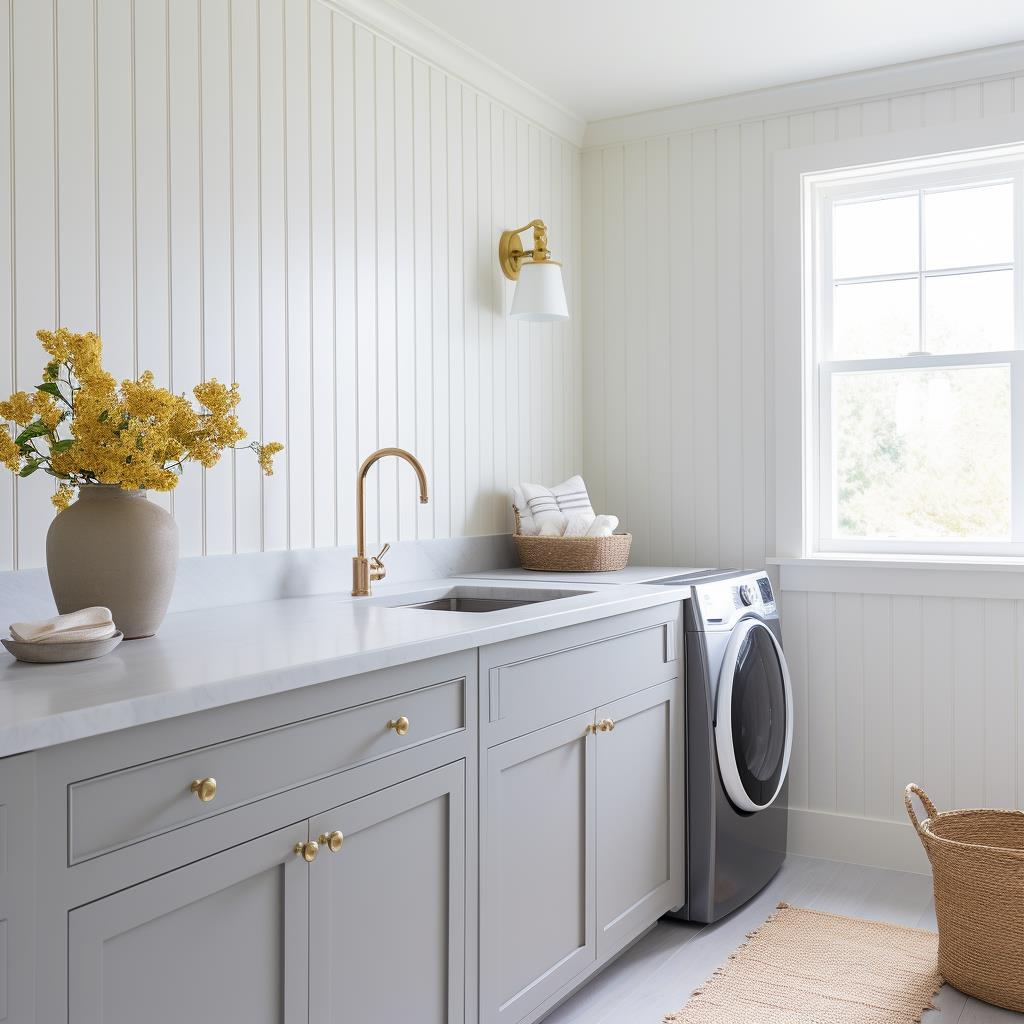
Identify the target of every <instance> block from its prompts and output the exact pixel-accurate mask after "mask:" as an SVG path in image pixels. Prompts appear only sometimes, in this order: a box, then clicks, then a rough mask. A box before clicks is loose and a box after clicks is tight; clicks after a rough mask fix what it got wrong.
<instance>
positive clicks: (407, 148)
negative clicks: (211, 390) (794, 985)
mask: <svg viewBox="0 0 1024 1024" xmlns="http://www.w3.org/2000/svg"><path fill="white" fill-rule="evenodd" d="M0 53H2V54H3V55H4V57H5V60H6V61H7V63H8V67H9V73H5V74H3V75H0V140H3V143H2V149H0V197H3V198H2V201H0V392H3V393H4V394H6V393H8V392H9V391H11V390H12V389H13V388H14V387H19V388H30V387H31V386H32V385H33V384H34V383H35V382H36V381H37V379H38V377H37V374H38V372H39V370H40V368H41V366H42V361H43V360H42V353H41V350H40V349H39V346H38V343H37V341H36V340H35V337H34V332H35V330H36V329H37V328H38V327H52V326H54V325H55V324H65V325H67V326H70V327H72V328H74V329H78V330H89V329H96V330H98V331H99V332H100V333H101V334H102V336H103V340H104V344H105V350H106V361H107V365H108V367H109V368H110V369H111V370H112V371H113V372H114V373H115V374H117V375H120V376H125V375H132V374H135V373H137V372H139V371H141V370H143V369H147V368H149V369H152V370H153V371H154V372H155V373H156V375H157V378H158V380H159V381H160V382H161V383H166V384H168V385H169V386H171V387H172V388H173V389H174V390H175V391H182V390H186V389H189V388H191V386H192V385H193V384H194V383H195V382H197V381H198V380H200V379H202V378H204V377H212V376H216V377H218V378H220V379H222V380H232V379H233V380H237V381H238V382H239V383H240V384H241V387H242V394H243V402H242V406H241V409H240V412H241V416H242V420H243V423H244V424H245V425H246V426H247V427H248V429H249V431H250V435H251V436H253V437H260V436H262V437H264V438H265V439H268V440H270V439H278V440H281V441H283V442H284V443H285V444H286V445H287V450H286V452H285V454H284V455H283V456H281V457H280V459H279V462H278V468H277V472H276V473H275V475H274V476H273V477H272V478H270V479H268V480H264V479H263V478H262V477H261V476H260V474H259V472H258V470H257V468H256V465H255V460H253V459H251V458H249V457H248V456H247V455H245V454H238V455H237V456H232V457H228V458H227V459H225V461H224V462H223V463H222V464H221V465H220V466H218V467H216V468H215V469H214V470H213V471H211V472H208V473H203V472H202V471H201V470H197V469H196V468H195V467H190V468H189V469H188V471H187V472H186V474H185V476H184V478H183V480H182V482H181V484H180V485H179V487H178V489H177V490H176V491H175V492H174V493H173V496H165V497H163V498H160V499H158V500H162V501H164V503H165V504H166V507H168V508H171V509H172V511H173V513H174V516H175V518H176V520H177V521H178V523H179V524H180V527H181V537H182V553H183V554H184V555H201V554H220V553H232V552H251V551H260V550H275V549H285V548H292V549H297V548H311V547H321V546H333V545H337V544H347V543H352V542H353V540H354V522H355V512H354V478H355V472H356V467H357V465H358V462H359V460H360V459H361V458H362V457H363V456H365V455H366V454H367V453H369V452H370V451H372V450H373V449H374V448H377V447H379V446H382V445H392V444H399V445H401V446H403V447H407V448H409V449H411V450H412V451H413V452H415V453H417V454H418V455H419V456H420V457H421V458H422V459H423V461H424V463H425V465H426V468H427V472H428V476H429V478H430V483H431V490H432V501H431V503H430V504H429V505H426V506H420V505H418V503H417V501H416V497H415V490H414V486H413V484H414V478H413V475H412V473H411V472H410V471H409V470H408V467H405V466H402V467H399V466H398V464H397V463H396V462H394V461H390V462H389V463H384V464H382V465H381V466H380V468H379V471H378V470H374V473H375V474H377V473H378V472H379V477H377V479H378V480H379V483H378V484H375V485H374V486H371V488H370V489H369V504H370V507H369V510H368V533H369V534H370V537H371V540H374V541H375V540H377V539H387V540H408V539H415V538H441V537H449V536H463V535H474V534H490V533H498V532H507V530H508V529H509V527H510V523H509V516H508V513H507V499H506V492H507V487H508V485H509V483H510V482H516V481H519V480H521V479H537V480H548V481H555V480H559V479H562V478H563V477H565V476H566V475H568V474H569V473H571V472H573V471H576V470H577V469H578V468H579V467H580V460H581V447H582V438H581V429H580V428H581V414H580V404H581V398H580V387H581V379H580V372H579V368H580V334H579V323H580V317H579V315H578V309H579V307H578V303H577V301H576V297H577V295H578V294H579V288H578V282H579V274H580V270H579V267H580V259H579V253H580V245H579V230H580V217H579V188H578V185H579V180H580V171H579V160H580V153H579V149H578V147H577V146H576V145H575V144H574V143H573V142H571V141H566V140H564V139H562V138H560V137H559V136H557V135H555V134H552V132H550V131H548V130H545V129H544V128H542V127H540V126H539V125H538V124H537V123H535V122H533V121H531V120H529V119H527V118H525V117H523V116H520V115H519V114H517V113H516V112H515V111H514V110H513V109H511V108H510V107H507V106H505V105H503V104H502V103H501V102H499V101H498V100H496V99H494V98H492V96H491V94H489V93H485V92H483V91H481V90H479V89H477V88H474V87H473V85H471V84H469V83H468V82H467V81H466V80H465V79H463V78H460V77H457V76H455V75H454V74H451V73H448V72H447V71H446V70H445V68H444V67H441V66H438V65H437V63H435V62H431V61H428V60H427V59H424V58H421V57H418V56H417V55H416V54H415V53H413V52H411V51H410V50H409V49H406V48H405V47H403V46H402V45H397V44H396V43H393V42H391V41H389V39H388V38H386V37H385V36H384V35H381V34H377V33H376V32H374V31H372V30H371V29H369V28H367V27H365V26H364V25H363V24H360V23H357V22H356V21H354V20H353V19H351V18H350V17H348V16H347V15H345V14H344V13H342V12H341V11H339V10H337V9H334V8H332V7H329V6H327V5H326V4H325V3H324V2H322V0H45V2H39V0H0ZM538 216H539V217H543V218H544V219H545V220H547V221H548V223H549V225H550V228H551V241H552V247H553V249H555V250H557V255H558V256H560V257H562V258H563V259H564V261H565V266H566V271H567V273H566V288H567V291H568V293H569V298H570V303H571V306H572V308H573V309H574V310H575V311H576V313H577V315H575V316H574V317H573V318H572V320H571V321H570V322H569V323H568V324H565V325H562V324H559V325H536V326H530V327H526V326H517V325H514V324H513V322H512V321H510V320H509V319H508V318H507V316H506V311H507V306H508V301H509V298H510V286H509V285H507V284H506V283H505V282H504V279H503V278H502V277H501V275H500V272H499V270H498V266H497V259H496V256H495V250H496V246H497V239H498V234H499V233H500V231H501V229H502V228H504V227H511V226H514V225H517V224H522V223H525V222H526V221H528V220H530V219H532V218H533V217H538ZM48 498H49V492H48V489H47V482H46V481H45V480H43V479H40V478H39V477H38V476H37V477H33V478H32V479H30V480H24V481H15V480H14V479H13V478H12V477H11V476H10V475H9V474H7V473H6V472H4V473H2V474H0V570H3V569H13V568H27V567H31V566H36V565H40V564H41V563H42V561H43V543H44V538H45V534H46V529H47V526H48V524H49V521H50V519H51V518H52V509H51V508H50V506H49V501H48Z"/></svg>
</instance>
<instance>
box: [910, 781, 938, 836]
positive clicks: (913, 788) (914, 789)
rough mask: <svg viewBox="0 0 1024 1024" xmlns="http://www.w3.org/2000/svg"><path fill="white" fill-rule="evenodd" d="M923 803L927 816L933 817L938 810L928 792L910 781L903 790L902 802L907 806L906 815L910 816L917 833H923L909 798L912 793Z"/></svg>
mask: <svg viewBox="0 0 1024 1024" xmlns="http://www.w3.org/2000/svg"><path fill="white" fill-rule="evenodd" d="M915 794H916V795H917V798H918V799H919V800H920V801H921V803H922V804H923V805H924V809H925V810H926V811H927V812H928V817H929V818H934V817H935V816H936V815H937V814H938V813H939V812H938V810H937V809H936V807H935V804H933V803H932V802H931V800H930V799H929V797H928V794H927V793H926V792H925V791H924V790H923V789H922V788H921V787H920V786H919V785H917V783H916V782H912V783H910V785H909V786H907V788H906V789H905V790H904V791H903V803H904V804H906V807H907V815H908V816H909V818H910V821H911V824H912V825H913V826H914V828H915V829H916V830H917V834H918V835H924V829H923V828H922V827H921V823H920V822H919V821H918V820H917V815H916V814H915V813H914V803H913V800H912V799H911V798H912V797H913V796H914V795H915Z"/></svg>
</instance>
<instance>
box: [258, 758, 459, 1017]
mask: <svg viewBox="0 0 1024 1024" xmlns="http://www.w3.org/2000/svg"><path fill="white" fill-rule="evenodd" d="M465 773H466V765H465V762H464V761H460V762H458V763H457V764H451V765H447V766H446V767H444V768H439V769H437V770H436V771H432V772H427V773H426V774H424V775H420V776H418V777H417V778H414V779H411V780H409V781H408V782H402V783H400V784H398V785H396V786H391V787H389V788H388V789H383V790H381V791H380V792H377V793H372V794H370V795H369V796H366V797H363V798H362V799H359V800H354V801H351V802H350V803H347V804H343V805H342V806H340V807H336V808H334V809H333V810H331V811H327V812H325V813H324V814H321V815H318V816H317V817H315V818H313V819H311V821H310V835H311V837H312V838H317V837H319V836H321V835H327V834H330V833H334V832H341V833H342V834H343V836H344V841H343V843H342V845H341V847H340V848H339V849H338V850H336V851H333V852H332V851H331V849H330V846H329V845H326V848H325V846H321V848H320V853H319V854H318V856H317V859H316V861H315V862H314V863H313V864H312V865H311V869H310V872H309V877H310V893H309V897H310V898H309V903H310V908H311V910H310V948H309V955H310V959H309V988H310V1008H309V1009H310V1020H314V1021H323V1022H325V1024H326V1022H329V1024H391V1022H394V1021H416V1024H463V1022H464V1021H465V1019H466V1011H465V1004H466V991H465V962H466V958H465V949H464V942H465V912H466V906H465V900H466V880H465V879H466V873H465V868H466V830H465V820H466V808H465V796H466V774H465ZM239 1019H240V1018H239Z"/></svg>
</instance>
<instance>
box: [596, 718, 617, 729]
mask: <svg viewBox="0 0 1024 1024" xmlns="http://www.w3.org/2000/svg"><path fill="white" fill-rule="evenodd" d="M614 728H615V719H614V718H602V719H601V721H600V722H598V723H597V731H598V732H611V731H612V729H614Z"/></svg>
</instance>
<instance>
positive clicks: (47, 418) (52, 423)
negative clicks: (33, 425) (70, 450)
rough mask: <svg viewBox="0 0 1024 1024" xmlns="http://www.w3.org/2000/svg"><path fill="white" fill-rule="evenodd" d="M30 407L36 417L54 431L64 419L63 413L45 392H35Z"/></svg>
mask: <svg viewBox="0 0 1024 1024" xmlns="http://www.w3.org/2000/svg"><path fill="white" fill-rule="evenodd" d="M32 406H33V408H34V409H35V413H36V415H37V416H38V417H39V418H40V419H41V420H42V421H43V422H44V423H45V424H46V425H47V427H49V428H50V430H55V429H56V427H57V424H58V423H60V421H61V420H62V419H64V411H63V409H61V408H60V406H58V405H57V403H56V402H55V401H54V400H53V399H52V398H51V397H50V396H49V395H48V394H46V393H45V392H43V391H37V392H36V393H35V394H34V395H33V396H32Z"/></svg>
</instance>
